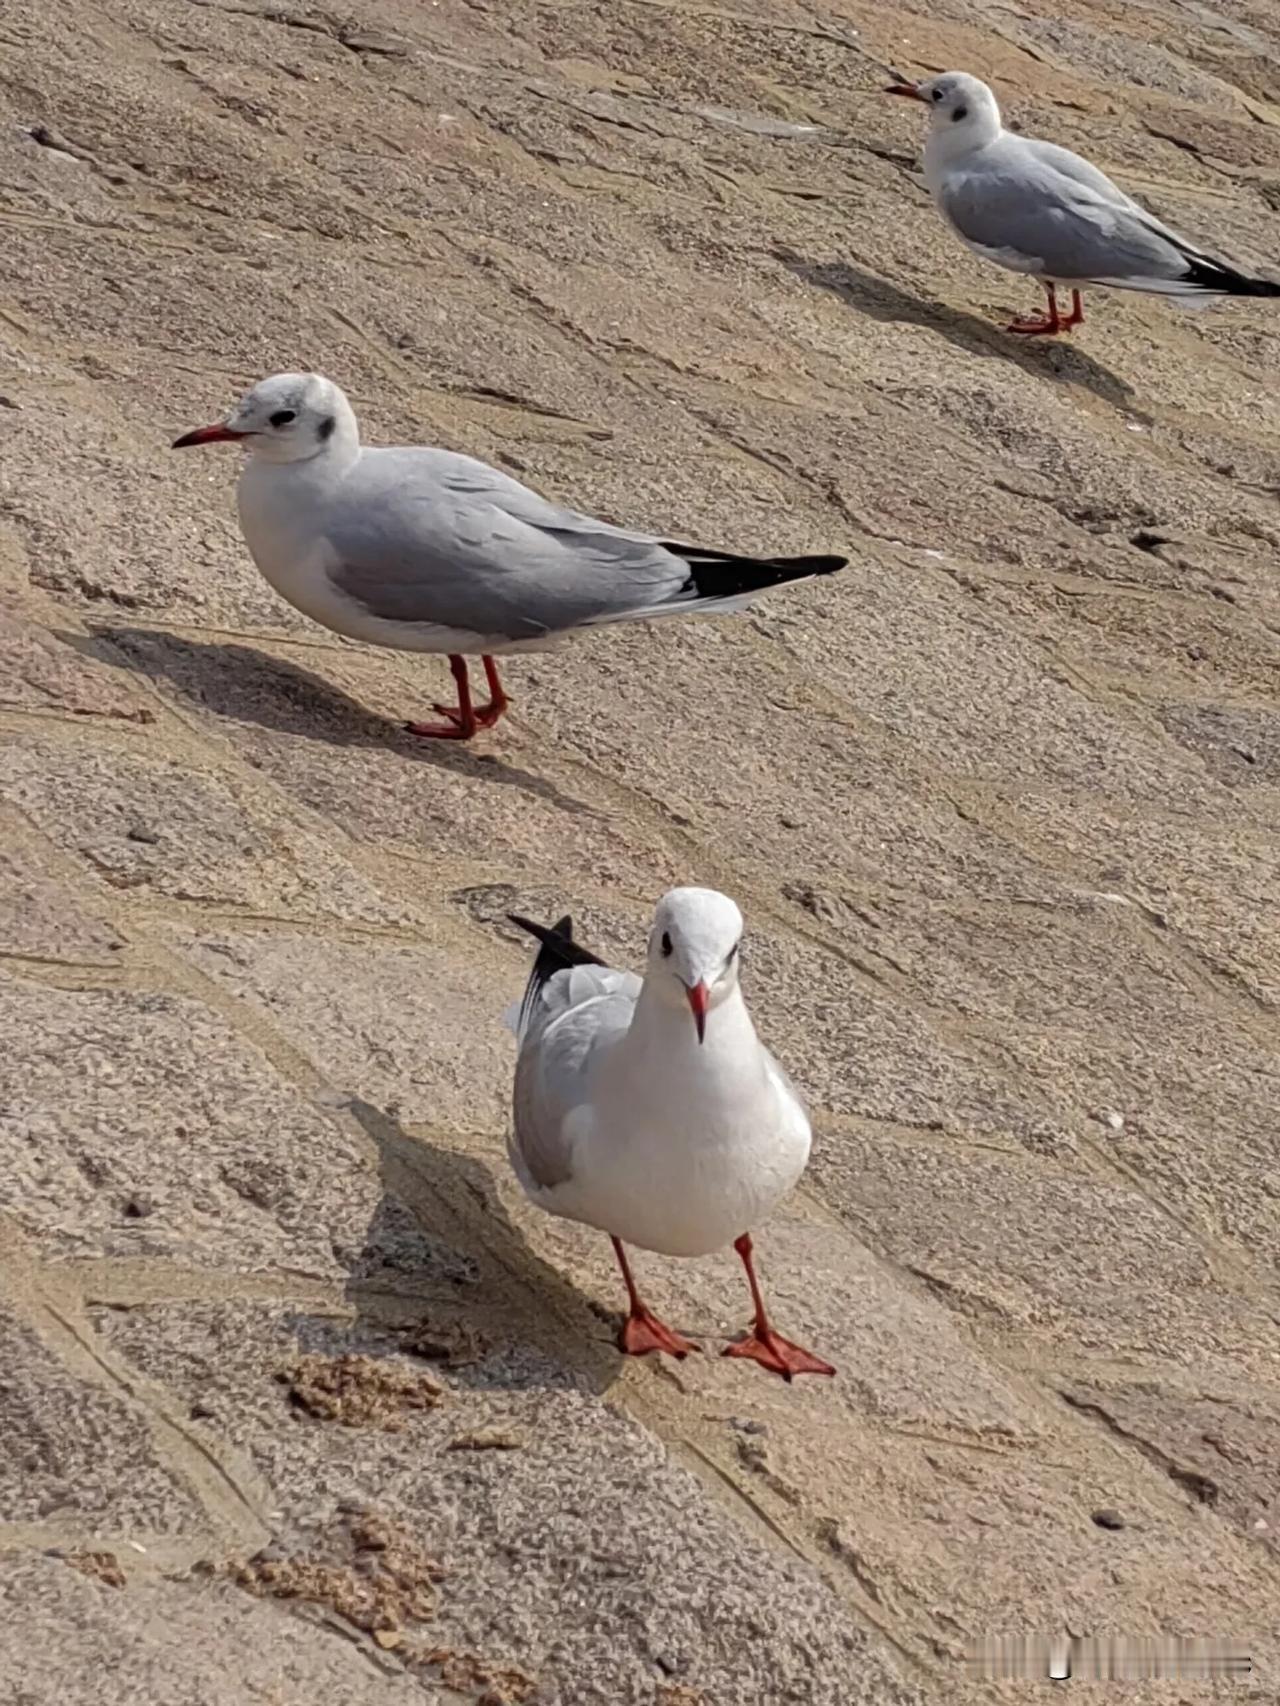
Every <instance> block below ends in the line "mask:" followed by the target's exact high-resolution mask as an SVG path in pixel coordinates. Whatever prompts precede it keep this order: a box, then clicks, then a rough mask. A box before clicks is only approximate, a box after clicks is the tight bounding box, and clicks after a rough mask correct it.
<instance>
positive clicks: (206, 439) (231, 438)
mask: <svg viewBox="0 0 1280 1706" xmlns="http://www.w3.org/2000/svg"><path fill="white" fill-rule="evenodd" d="M246 437H248V434H247V433H243V432H232V430H231V428H230V427H228V426H223V425H222V423H221V421H219V423H218V425H217V426H207V427H197V428H196V430H195V431H194V432H184V433H183V435H182V437H181V438H175V439H174V441H173V443H172V444H171V445H170V446H169V448H170V450H189V449H190V448H191V446H192V445H193V444H234V443H235V441H236V440H237V439H238V438H246Z"/></svg>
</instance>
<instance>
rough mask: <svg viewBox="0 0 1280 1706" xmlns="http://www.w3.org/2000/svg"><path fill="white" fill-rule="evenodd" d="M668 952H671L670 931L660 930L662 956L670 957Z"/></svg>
mask: <svg viewBox="0 0 1280 1706" xmlns="http://www.w3.org/2000/svg"><path fill="white" fill-rule="evenodd" d="M670 954H671V932H670V931H669V930H664V931H663V932H662V957H663V958H664V959H667V958H669V957H670Z"/></svg>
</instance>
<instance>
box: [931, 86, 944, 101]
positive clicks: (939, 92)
mask: <svg viewBox="0 0 1280 1706" xmlns="http://www.w3.org/2000/svg"><path fill="white" fill-rule="evenodd" d="M933 99H934V100H935V101H940V100H941V99H942V90H941V89H935V90H934V91H933Z"/></svg>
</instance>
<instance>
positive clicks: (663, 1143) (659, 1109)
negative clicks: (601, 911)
mask: <svg viewBox="0 0 1280 1706" xmlns="http://www.w3.org/2000/svg"><path fill="white" fill-rule="evenodd" d="M511 919H512V922H513V923H514V924H518V925H519V926H520V927H521V929H523V930H527V931H528V932H529V933H530V935H532V936H535V937H536V938H537V940H538V941H539V942H540V943H541V948H540V949H539V952H538V955H537V958H536V959H535V960H534V963H533V970H532V972H531V973H530V976H529V982H528V985H527V987H526V989H525V992H524V999H523V1001H522V1002H521V1003H520V1004H519V1007H518V1008H516V1009H513V1010H512V1012H511V1014H510V1015H509V1016H508V1017H509V1022H510V1023H511V1025H512V1028H513V1029H514V1030H515V1033H516V1035H517V1037H518V1038H519V1044H520V1050H519V1056H518V1059H517V1062H516V1077H515V1096H514V1114H515V1118H514V1126H513V1132H512V1136H511V1140H510V1143H509V1146H508V1153H509V1155H510V1157H511V1164H512V1166H513V1167H514V1169H515V1172H516V1177H517V1178H518V1179H519V1181H520V1183H521V1185H522V1186H523V1187H524V1190H525V1193H526V1194H527V1195H528V1196H529V1198H530V1199H531V1200H532V1201H533V1202H535V1203H536V1204H537V1205H538V1207H539V1208H543V1209H546V1210H547V1211H548V1212H549V1213H551V1214H556V1215H560V1216H562V1217H563V1218H564V1219H566V1220H577V1221H582V1222H584V1223H585V1224H586V1225H588V1226H594V1227H597V1228H599V1230H600V1231H602V1232H607V1233H608V1234H609V1236H610V1238H611V1239H612V1240H613V1249H614V1254H615V1255H616V1256H617V1258H618V1265H619V1267H620V1268H621V1269H622V1278H623V1281H624V1283H625V1285H626V1288H627V1297H628V1299H629V1303H630V1308H629V1310H628V1313H627V1318H626V1320H625V1322H624V1323H623V1326H622V1330H621V1332H620V1334H619V1337H618V1348H619V1349H620V1350H621V1351H623V1352H624V1353H625V1354H626V1355H628V1356H643V1355H644V1354H645V1353H646V1352H649V1351H665V1352H667V1354H668V1355H670V1356H674V1357H684V1356H686V1355H687V1354H688V1353H689V1352H690V1351H696V1350H698V1349H699V1348H700V1347H699V1346H697V1345H695V1344H692V1343H691V1342H690V1341H689V1340H688V1339H686V1338H683V1337H682V1336H681V1335H680V1334H679V1333H677V1332H675V1331H674V1330H673V1329H672V1328H671V1327H668V1326H667V1325H666V1323H665V1322H663V1321H660V1320H659V1319H658V1317H657V1316H656V1315H655V1314H654V1313H653V1311H652V1310H651V1309H650V1308H649V1307H648V1305H647V1304H646V1303H644V1302H643V1301H642V1300H641V1297H640V1294H639V1292H638V1291H637V1289H636V1282H635V1279H634V1277H633V1275H632V1272H631V1265H630V1263H629V1261H628V1260H627V1253H626V1250H625V1248H624V1244H637V1245H639V1246H640V1247H641V1248H643V1249H646V1250H656V1251H659V1252H661V1253H662V1254H663V1255H667V1256H705V1255H707V1254H709V1253H710V1252H711V1251H712V1250H719V1249H723V1248H724V1247H725V1246H726V1245H727V1244H729V1243H730V1242H732V1244H733V1247H734V1249H735V1250H736V1251H737V1253H738V1255H739V1257H740V1258H741V1260H742V1265H743V1267H744V1269H745V1270H746V1276H747V1284H748V1285H749V1286H750V1288H751V1300H752V1304H753V1306H754V1310H755V1319H754V1323H753V1325H752V1329H751V1332H750V1333H749V1334H748V1335H747V1336H746V1337H744V1338H742V1339H738V1340H736V1341H735V1342H734V1343H732V1344H730V1345H728V1346H727V1347H726V1349H725V1351H724V1353H723V1354H724V1355H725V1356H734V1357H747V1358H749V1359H750V1360H751V1361H753V1362H758V1363H760V1364H762V1365H763V1367H765V1368H767V1369H770V1370H772V1371H773V1373H775V1374H780V1375H781V1376H782V1377H783V1379H784V1380H788V1381H789V1380H791V1379H792V1377H793V1376H795V1375H797V1374H834V1373H835V1369H834V1368H833V1367H832V1366H831V1364H830V1363H828V1362H823V1361H822V1359H821V1358H820V1357H816V1356H814V1355H813V1354H812V1352H810V1351H807V1350H804V1349H803V1348H802V1347H801V1346H800V1345H796V1344H793V1343H792V1342H791V1341H790V1340H789V1339H784V1338H783V1337H782V1336H781V1334H779V1333H777V1332H776V1331H775V1330H774V1328H773V1325H772V1323H771V1322H770V1320H769V1315H768V1312H767V1310H766V1308H765V1303H764V1298H763V1297H762V1295H761V1292H760V1286H759V1282H758V1281H757V1279H756V1274H755V1267H754V1265H753V1260H752V1246H751V1232H750V1228H751V1227H752V1226H754V1225H756V1224H757V1223H758V1222H759V1221H760V1220H761V1218H762V1217H763V1216H764V1215H766V1214H768V1213H769V1212H770V1211H771V1210H772V1209H773V1208H774V1207H775V1206H776V1204H777V1203H778V1202H780V1201H781V1199H782V1198H783V1197H784V1196H785V1195H786V1194H787V1192H788V1191H789V1190H790V1189H791V1187H792V1186H793V1185H794V1184H795V1183H796V1181H797V1180H798V1179H799V1177H800V1175H801V1173H803V1172H804V1169H805V1164H806V1162H807V1161H808V1159H809V1141H810V1132H809V1121H808V1118H807V1117H806V1115H805V1111H804V1108H803V1106H802V1105H801V1102H800V1100H799V1098H798V1096H797V1095H796V1092H795V1091H794V1089H793V1088H792V1087H791V1085H790V1083H789V1082H788V1080H787V1077H786V1075H785V1073H784V1072H783V1071H782V1068H781V1067H780V1066H779V1065H778V1064H777V1062H776V1061H775V1060H774V1059H773V1057H772V1056H771V1055H770V1054H769V1053H768V1051H767V1050H766V1049H765V1048H763V1047H762V1046H761V1044H760V1041H759V1039H758V1038H757V1036H756V1033H755V1028H754V1026H753V1025H752V1023H751V1016H750V1014H749V1013H748V1012H747V1007H746V1003H745V1002H744V1000H743V999H742V991H741V989H740V988H739V986H738V946H739V942H740V940H741V937H742V914H741V913H740V912H739V911H738V908H737V907H736V906H735V905H734V903H733V901H731V900H730V899H729V898H728V896H727V895H723V894H719V893H717V892H716V891H715V890H714V889H699V888H677V889H672V890H671V891H670V892H669V893H668V894H666V895H664V896H663V898H662V900H661V901H659V903H658V907H657V910H656V911H655V913H654V917H653V928H652V931H651V932H650V936H649V962H648V970H647V972H646V974H645V976H644V978H643V979H641V978H639V977H637V976H636V975H635V973H634V972H629V971H614V970H612V969H611V968H610V967H609V966H607V965H605V963H604V962H603V961H602V960H599V959H597V958H596V956H595V955H594V954H592V953H589V952H588V951H587V950H586V949H585V948H582V947H580V946H579V945H578V943H577V942H576V941H575V940H574V937H573V921H572V919H571V918H568V917H566V918H562V919H561V920H560V922H559V923H558V924H553V925H551V926H549V927H548V926H545V925H541V924H534V923H532V922H531V921H530V920H529V919H527V918H520V917H517V916H516V915H515V914H512V915H511Z"/></svg>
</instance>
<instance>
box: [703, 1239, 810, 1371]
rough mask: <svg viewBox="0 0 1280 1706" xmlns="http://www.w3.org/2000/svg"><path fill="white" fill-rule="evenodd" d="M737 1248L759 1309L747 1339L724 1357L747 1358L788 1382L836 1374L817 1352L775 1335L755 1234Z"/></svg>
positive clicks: (736, 1242)
mask: <svg viewBox="0 0 1280 1706" xmlns="http://www.w3.org/2000/svg"><path fill="white" fill-rule="evenodd" d="M733 1247H734V1249H735V1250H736V1251H737V1252H738V1254H739V1256H741V1258H742V1265H743V1267H744V1268H745V1269H746V1270H747V1284H748V1285H749V1286H750V1287H751V1302H752V1304H753V1305H754V1306H755V1312H756V1318H755V1320H754V1322H753V1323H752V1326H751V1331H750V1332H749V1333H748V1334H747V1336H746V1338H745V1339H738V1340H736V1341H735V1342H734V1343H733V1344H731V1345H726V1346H725V1348H724V1355H725V1356H727V1357H747V1358H749V1360H750V1361H751V1362H758V1363H759V1364H760V1366H761V1368H767V1369H769V1370H770V1371H771V1372H772V1373H774V1374H780V1375H781V1376H782V1378H783V1379H784V1380H787V1381H789V1380H792V1379H793V1378H794V1377H795V1376H796V1375H797V1374H834V1373H835V1369H834V1368H833V1367H832V1366H831V1364H830V1363H829V1362H823V1360H822V1358H821V1357H816V1356H814V1354H813V1352H812V1351H807V1350H805V1348H804V1346H803V1345H795V1344H792V1342H791V1340H790V1339H784V1338H783V1337H782V1335H781V1333H775V1332H774V1330H773V1328H772V1326H771V1325H770V1324H769V1317H768V1314H767V1312H766V1310H765V1306H764V1298H763V1297H762V1296H761V1294H760V1283H759V1281H758V1280H757V1279H756V1270H755V1265H754V1263H753V1262H752V1260H751V1234H750V1233H749V1232H744V1233H743V1234H742V1237H741V1238H736V1239H735V1240H734V1244H733Z"/></svg>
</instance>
